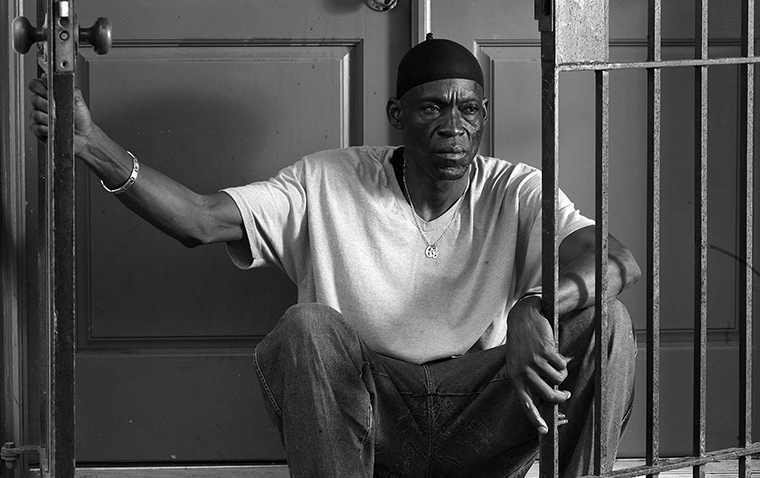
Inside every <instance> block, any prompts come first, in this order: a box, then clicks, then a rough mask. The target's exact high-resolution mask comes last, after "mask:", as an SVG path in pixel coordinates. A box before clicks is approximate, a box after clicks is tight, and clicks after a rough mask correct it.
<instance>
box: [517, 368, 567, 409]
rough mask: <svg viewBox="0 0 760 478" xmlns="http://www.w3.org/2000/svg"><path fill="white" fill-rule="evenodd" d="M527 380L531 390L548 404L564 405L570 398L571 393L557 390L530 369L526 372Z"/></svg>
mask: <svg viewBox="0 0 760 478" xmlns="http://www.w3.org/2000/svg"><path fill="white" fill-rule="evenodd" d="M525 379H527V381H528V383H529V384H530V388H531V390H533V392H535V393H538V395H539V396H540V397H541V398H542V399H543V400H544V401H547V402H552V403H564V402H565V401H566V400H567V399H569V398H570V392H568V391H567V390H555V389H554V387H553V386H552V385H551V384H550V383H547V382H546V380H544V378H543V377H541V376H540V375H539V374H538V373H537V372H536V371H535V370H533V369H528V370H527V371H526V372H525Z"/></svg>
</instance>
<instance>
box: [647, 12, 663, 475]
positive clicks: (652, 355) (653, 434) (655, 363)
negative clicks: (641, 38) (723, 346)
mask: <svg viewBox="0 0 760 478" xmlns="http://www.w3.org/2000/svg"><path fill="white" fill-rule="evenodd" d="M661 25H662V4H661V0H649V45H648V54H649V58H648V59H649V61H654V62H656V61H660V59H661V52H662V26H661ZM661 111H662V70H661V69H660V68H649V69H647V283H646V286H647V407H646V409H647V418H646V420H647V421H646V423H647V425H646V430H647V433H646V464H647V465H648V466H654V465H656V464H657V463H658V461H659V459H660V144H661V137H660V135H661V115H660V113H661ZM650 476H654V475H650Z"/></svg>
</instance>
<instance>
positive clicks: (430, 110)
mask: <svg viewBox="0 0 760 478" xmlns="http://www.w3.org/2000/svg"><path fill="white" fill-rule="evenodd" d="M487 105H488V101H487V100H484V99H483V89H482V88H481V86H480V85H479V84H478V83H477V82H475V81H473V80H464V79H446V80H437V81H431V82H429V83H424V84H422V85H419V86H416V87H414V88H412V89H410V90H409V91H407V92H406V93H405V94H404V96H402V97H401V99H400V100H399V99H395V98H392V99H391V100H390V101H389V102H388V119H389V121H390V122H391V124H392V125H393V126H394V127H396V128H399V129H401V132H402V135H403V137H404V146H405V149H404V153H405V156H406V158H407V161H409V162H414V163H416V164H415V165H410V166H409V167H414V166H416V167H417V169H419V170H420V172H422V173H423V174H426V175H428V176H430V177H431V178H432V179H434V180H436V181H440V180H457V179H459V178H461V177H462V176H464V174H465V173H466V172H467V170H468V168H469V166H470V164H471V163H472V160H473V158H474V157H475V154H477V152H478V147H479V146H480V139H481V136H482V135H483V127H484V125H485V122H486V118H487V115H488V113H487V110H486V107H487Z"/></svg>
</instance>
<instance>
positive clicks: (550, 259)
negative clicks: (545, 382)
mask: <svg viewBox="0 0 760 478" xmlns="http://www.w3.org/2000/svg"><path fill="white" fill-rule="evenodd" d="M554 45H555V36H554V32H553V31H542V32H541V141H542V151H541V165H542V166H541V169H542V185H541V188H542V198H541V203H542V218H541V228H542V232H541V233H542V246H541V247H542V259H541V267H542V272H541V274H542V278H541V282H542V290H543V297H542V308H543V311H544V314H545V315H546V317H547V318H548V319H549V321H550V322H551V323H552V327H553V329H554V340H555V343H558V340H557V334H558V331H559V315H558V313H557V294H556V292H557V287H558V285H559V244H558V243H557V233H556V227H557V201H558V196H557V195H558V189H559V175H558V167H559V76H558V73H557V69H556V67H555V65H556V55H555V49H554ZM557 410H558V407H557V406H556V405H553V406H551V405H550V406H549V407H547V408H545V409H544V410H543V414H544V418H545V419H547V425H548V428H549V432H548V433H547V434H546V435H543V436H542V437H541V458H540V475H541V478H556V477H558V476H559V434H558V431H557Z"/></svg>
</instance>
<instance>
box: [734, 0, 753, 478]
mask: <svg viewBox="0 0 760 478" xmlns="http://www.w3.org/2000/svg"><path fill="white" fill-rule="evenodd" d="M754 19H755V2H754V0H743V1H742V56H744V57H751V56H754V55H755V47H754V40H755V25H754ZM739 72H740V85H739V108H740V117H739V144H740V145H741V146H740V148H741V149H740V159H743V160H744V164H743V168H740V170H739V194H740V196H739V197H740V199H739V208H738V209H739V218H740V220H741V218H744V219H745V220H746V222H745V230H744V234H743V237H742V240H740V241H739V257H741V258H743V259H744V261H745V262H744V264H746V266H745V267H744V270H743V274H740V279H739V290H740V291H742V292H743V294H744V295H743V297H742V296H741V295H740V300H739V317H743V318H744V320H743V321H741V325H740V335H741V341H740V346H739V347H740V356H741V358H740V361H739V381H740V384H741V386H742V390H741V391H740V394H739V410H740V416H739V446H740V447H747V446H749V445H750V444H751V443H752V264H753V248H752V241H753V237H754V236H753V227H754V209H753V201H754V189H753V183H754V171H753V164H752V163H753V161H754V157H753V156H754V155H753V153H754V151H753V149H754V148H753V145H754V142H753V137H754V109H755V107H754V96H755V76H754V74H755V67H754V65H747V64H744V65H741V66H740V67H739ZM750 460H751V458H750V457H749V456H742V457H740V458H739V476H744V477H745V478H750V476H751V470H752V466H751V461H750Z"/></svg>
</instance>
